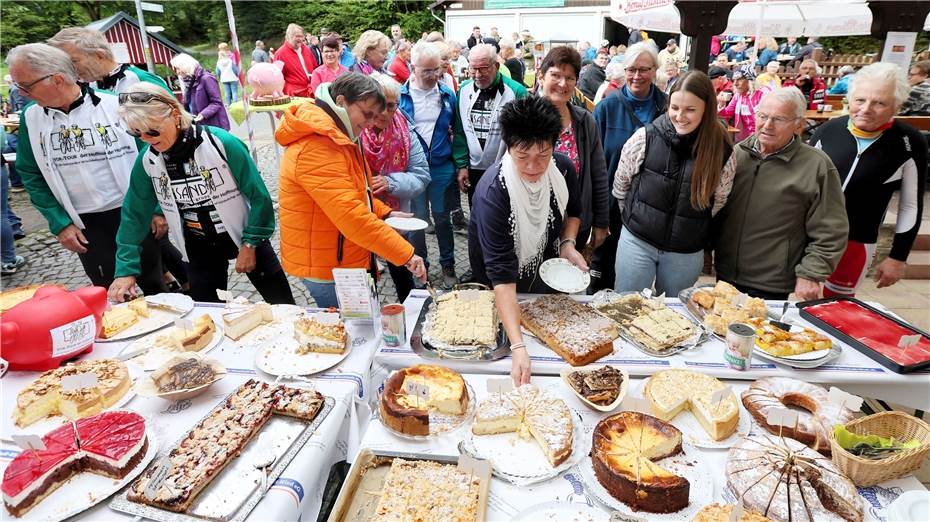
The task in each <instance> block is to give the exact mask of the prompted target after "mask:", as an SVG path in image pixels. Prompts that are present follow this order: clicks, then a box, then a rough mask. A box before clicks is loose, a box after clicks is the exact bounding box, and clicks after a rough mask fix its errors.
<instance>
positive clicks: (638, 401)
mask: <svg viewBox="0 0 930 522" xmlns="http://www.w3.org/2000/svg"><path fill="white" fill-rule="evenodd" d="M622 404H623V409H624V410H626V411H638V412H640V413H649V412H650V411H652V408H650V407H649V401H647V400H646V399H643V398H642V397H631V396H629V395H627V396H626V397H624V398H623V403H622Z"/></svg>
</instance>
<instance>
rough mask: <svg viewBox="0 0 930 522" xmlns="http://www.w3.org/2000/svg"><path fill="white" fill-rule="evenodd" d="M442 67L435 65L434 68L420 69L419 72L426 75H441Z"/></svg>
mask: <svg viewBox="0 0 930 522" xmlns="http://www.w3.org/2000/svg"><path fill="white" fill-rule="evenodd" d="M442 71H443V69H442V67H436V68H435V69H420V72H421V73H423V74H425V75H427V76H442Z"/></svg>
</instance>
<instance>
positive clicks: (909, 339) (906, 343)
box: [898, 334, 920, 349]
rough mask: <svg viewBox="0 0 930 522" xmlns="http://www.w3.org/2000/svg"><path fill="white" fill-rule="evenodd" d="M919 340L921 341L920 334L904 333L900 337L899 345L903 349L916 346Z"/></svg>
mask: <svg viewBox="0 0 930 522" xmlns="http://www.w3.org/2000/svg"><path fill="white" fill-rule="evenodd" d="M919 342H920V334H914V335H902V336H901V338H900V339H898V347H899V348H902V349H904V348H910V347H911V346H915V345H916V344H917V343H919Z"/></svg>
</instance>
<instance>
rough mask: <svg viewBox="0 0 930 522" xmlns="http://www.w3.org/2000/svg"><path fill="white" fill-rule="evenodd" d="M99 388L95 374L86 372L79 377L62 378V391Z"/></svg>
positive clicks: (78, 375) (66, 376)
mask: <svg viewBox="0 0 930 522" xmlns="http://www.w3.org/2000/svg"><path fill="white" fill-rule="evenodd" d="M96 386H97V374H96V373H94V372H84V373H79V374H77V375H65V376H64V377H62V378H61V389H62V390H64V391H66V392H70V391H77V390H83V389H85V388H94V387H96Z"/></svg>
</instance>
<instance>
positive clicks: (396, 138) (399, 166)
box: [362, 110, 410, 210]
mask: <svg viewBox="0 0 930 522" xmlns="http://www.w3.org/2000/svg"><path fill="white" fill-rule="evenodd" d="M362 150H363V151H364V153H365V159H366V160H367V161H368V167H369V168H371V175H372V177H374V176H378V175H381V176H390V175H391V173H392V172H406V171H407V161H408V159H409V157H410V129H409V127H408V126H407V118H405V117H404V115H403V113H401V112H400V111H399V110H398V111H396V112H395V113H394V119H392V120H391V124H390V125H389V126H388V127H387V128H386V129H384V130H382V131H381V133H380V134H379V133H377V132H376V131H375V129H374V128H371V129H365V130H363V131H362ZM378 198H380V199H381V200H382V201H384V202H385V203H387V205H388V206H390V207H391V208H393V209H394V210H397V209H399V208H400V202H399V201H397V198H394V197H392V196H389V195H387V194H385V193H381V194H379V195H378Z"/></svg>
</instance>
